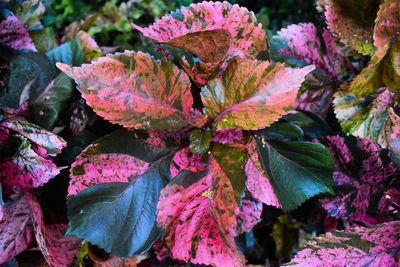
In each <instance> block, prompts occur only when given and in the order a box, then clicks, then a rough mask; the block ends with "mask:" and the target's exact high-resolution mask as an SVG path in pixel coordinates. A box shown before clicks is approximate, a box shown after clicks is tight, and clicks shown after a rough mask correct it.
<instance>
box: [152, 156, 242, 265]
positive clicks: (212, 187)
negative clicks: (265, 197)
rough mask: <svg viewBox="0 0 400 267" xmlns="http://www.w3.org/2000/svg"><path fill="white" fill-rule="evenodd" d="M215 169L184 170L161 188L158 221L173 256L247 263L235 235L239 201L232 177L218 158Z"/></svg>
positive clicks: (194, 260)
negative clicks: (195, 171) (236, 197)
mask: <svg viewBox="0 0 400 267" xmlns="http://www.w3.org/2000/svg"><path fill="white" fill-rule="evenodd" d="M211 166H212V167H211V169H210V171H209V172H208V174H205V173H204V172H198V173H190V172H187V171H183V172H181V173H180V174H178V176H176V177H175V178H174V179H173V180H172V182H171V183H170V184H169V185H167V187H165V188H164V189H163V190H162V191H161V197H160V201H159V203H158V205H157V208H158V210H159V213H158V215H157V221H158V223H159V225H160V226H161V227H162V228H163V229H164V230H165V234H166V236H165V241H166V244H167V246H168V247H169V248H170V250H171V253H172V256H173V257H174V258H176V259H180V260H184V261H186V262H188V261H189V260H190V262H191V263H193V264H206V265H209V264H212V265H216V266H243V264H244V262H245V258H244V256H243V255H242V254H241V253H240V252H239V250H238V248H237V247H236V244H235V241H234V239H233V237H234V236H235V231H234V227H235V225H236V215H237V204H236V199H235V196H234V192H233V188H232V186H231V184H230V182H229V179H228V177H226V175H225V173H224V172H223V171H222V169H221V168H220V167H219V164H218V163H217V162H216V160H215V159H213V158H212V159H211Z"/></svg>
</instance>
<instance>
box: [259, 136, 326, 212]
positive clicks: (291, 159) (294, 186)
mask: <svg viewBox="0 0 400 267" xmlns="http://www.w3.org/2000/svg"><path fill="white" fill-rule="evenodd" d="M256 143H257V150H258V153H259V159H260V161H261V163H262V167H263V169H264V170H265V172H266V174H267V175H268V178H269V181H270V183H271V185H272V187H273V188H274V192H275V194H276V195H277V197H278V199H279V202H280V203H281V204H282V208H283V210H285V211H288V210H293V209H295V208H296V207H298V206H299V205H300V204H302V203H303V202H304V201H306V200H307V199H309V198H311V197H313V196H315V195H317V194H320V193H326V192H330V193H332V192H333V191H332V173H333V169H334V165H333V159H332V156H331V154H330V152H329V150H328V149H327V148H326V147H324V146H323V145H321V144H319V143H311V142H283V141H272V140H268V141H263V140H262V139H260V138H257V140H256Z"/></svg>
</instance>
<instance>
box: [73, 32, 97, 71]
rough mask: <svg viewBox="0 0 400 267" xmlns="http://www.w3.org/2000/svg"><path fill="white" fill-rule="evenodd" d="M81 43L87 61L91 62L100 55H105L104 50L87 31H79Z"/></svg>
mask: <svg viewBox="0 0 400 267" xmlns="http://www.w3.org/2000/svg"><path fill="white" fill-rule="evenodd" d="M77 34H78V35H79V43H80V45H81V47H82V52H83V57H84V59H85V62H86V63H87V62H91V61H93V60H97V59H98V58H99V57H101V56H103V52H102V51H101V49H100V47H99V46H98V44H97V43H96V41H95V40H94V39H93V38H92V37H91V36H90V35H89V34H87V33H86V32H84V31H79V32H78V33H77Z"/></svg>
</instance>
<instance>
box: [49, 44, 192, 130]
mask: <svg viewBox="0 0 400 267" xmlns="http://www.w3.org/2000/svg"><path fill="white" fill-rule="evenodd" d="M57 66H58V68H60V69H61V70H62V71H63V72H65V73H66V74H67V75H68V76H70V77H71V78H73V79H74V80H75V81H76V82H77V84H78V85H79V89H80V90H81V92H82V96H83V98H85V99H86V102H87V104H88V105H90V106H91V107H92V108H93V109H94V110H95V111H96V113H97V114H98V115H100V116H102V117H104V118H105V119H107V120H110V121H111V122H112V123H118V124H120V125H123V126H125V127H132V128H136V129H149V128H152V129H159V130H165V129H179V128H183V127H186V126H189V125H191V123H195V122H194V121H193V120H192V119H191V117H190V110H191V108H192V103H193V99H192V96H191V92H190V86H191V84H190V80H189V78H188V77H187V75H186V74H185V73H184V72H183V71H181V70H179V69H178V68H177V67H176V66H174V65H173V64H172V63H169V62H167V61H165V60H162V61H161V62H160V61H156V60H154V59H153V58H152V57H150V56H149V55H147V54H144V53H142V52H138V53H134V52H129V51H125V52H124V53H117V54H115V55H108V56H107V57H102V58H99V59H98V61H95V62H92V64H83V65H82V66H81V67H71V66H68V65H65V64H61V63H57Z"/></svg>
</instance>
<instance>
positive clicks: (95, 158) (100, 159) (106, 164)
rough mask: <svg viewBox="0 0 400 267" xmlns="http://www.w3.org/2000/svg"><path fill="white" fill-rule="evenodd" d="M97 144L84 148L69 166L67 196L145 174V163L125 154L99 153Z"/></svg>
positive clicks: (147, 165)
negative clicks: (98, 185) (95, 186)
mask: <svg viewBox="0 0 400 267" xmlns="http://www.w3.org/2000/svg"><path fill="white" fill-rule="evenodd" d="M97 147H98V144H93V145H90V146H88V147H87V148H85V150H83V151H82V153H81V154H80V155H79V156H78V157H77V158H76V161H75V162H74V163H73V164H72V165H71V180H70V183H69V187H68V195H75V194H76V193H78V192H80V191H82V190H84V189H86V188H88V187H91V186H93V185H96V184H101V183H110V182H129V179H130V178H132V177H137V176H140V175H141V174H143V173H144V172H146V170H147V169H148V167H149V164H148V163H147V162H144V161H142V160H140V159H138V158H135V157H133V156H130V155H127V154H119V153H101V151H100V150H97V149H96V148H97Z"/></svg>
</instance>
